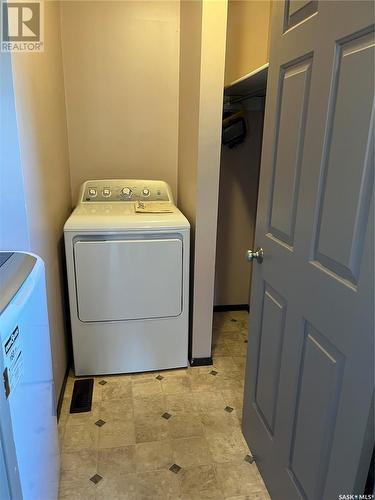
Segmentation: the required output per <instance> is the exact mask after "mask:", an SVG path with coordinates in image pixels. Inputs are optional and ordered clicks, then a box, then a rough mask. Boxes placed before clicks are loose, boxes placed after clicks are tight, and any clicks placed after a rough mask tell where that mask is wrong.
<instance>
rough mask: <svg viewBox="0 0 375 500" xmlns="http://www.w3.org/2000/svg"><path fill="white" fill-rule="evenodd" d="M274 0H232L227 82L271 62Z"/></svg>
mask: <svg viewBox="0 0 375 500" xmlns="http://www.w3.org/2000/svg"><path fill="white" fill-rule="evenodd" d="M270 13H271V0H229V2H228V26H227V47H226V61H225V85H229V84H230V83H232V82H234V81H235V80H238V79H239V78H241V77H243V76H244V75H246V74H248V73H250V72H251V71H253V70H255V69H256V68H259V67H260V66H263V65H264V64H266V63H267V62H268V36H269V22H270Z"/></svg>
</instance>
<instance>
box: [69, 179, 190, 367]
mask: <svg viewBox="0 0 375 500" xmlns="http://www.w3.org/2000/svg"><path fill="white" fill-rule="evenodd" d="M64 236H65V250H66V263H67V273H68V287H69V302H70V316H71V326H72V337H73V352H74V366H75V373H76V375H95V374H110V373H130V372H140V371H148V370H162V369H169V368H177V367H183V366H187V363H188V320H189V318H188V315H189V310H188V309H189V245H190V242H189V238H190V226H189V222H188V220H187V219H186V218H185V217H184V215H183V214H182V213H181V212H180V211H179V210H178V208H177V207H176V206H175V205H174V202H173V197H172V193H171V190H170V188H169V186H168V184H166V183H165V182H162V181H154V180H151V181H147V180H128V179H126V180H90V181H87V182H85V183H84V184H83V185H82V187H81V190H80V195H79V202H78V205H77V207H76V208H75V210H74V211H73V213H72V215H71V216H70V217H69V219H68V220H67V222H66V224H65V227H64Z"/></svg>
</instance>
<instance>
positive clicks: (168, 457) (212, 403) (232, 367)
mask: <svg viewBox="0 0 375 500" xmlns="http://www.w3.org/2000/svg"><path fill="white" fill-rule="evenodd" d="M246 337H247V313H245V312H240V311H239V312H230V313H216V314H215V317H214V349H213V358H214V364H213V366H208V367H195V368H191V367H189V368H187V369H179V370H169V371H162V372H153V373H141V374H136V375H122V376H105V377H95V379H94V396H93V404H92V411H91V412H90V413H81V414H69V406H70V397H71V394H72V389H73V383H74V376H73V375H72V376H70V377H69V379H68V382H67V386H66V390H65V394H64V401H63V406H62V411H61V416H60V421H59V433H60V443H61V482H60V496H59V497H60V500H68V499H69V500H75V499H84V500H117V499H129V500H133V499H134V500H143V499H145V500H146V499H152V500H158V499H160V500H178V499H181V500H205V499H212V500H220V499H226V500H245V499H249V500H250V499H251V500H266V499H269V498H270V497H269V495H268V493H267V490H266V488H265V486H264V484H263V481H262V479H261V476H260V474H259V472H258V470H257V467H256V465H255V463H252V464H250V463H249V462H248V461H247V460H246V456H247V455H248V454H249V449H248V448H247V445H246V443H245V441H244V439H243V436H242V434H241V430H240V421H241V412H242V393H243V377H244V369H245V354H246V347H247V344H246Z"/></svg>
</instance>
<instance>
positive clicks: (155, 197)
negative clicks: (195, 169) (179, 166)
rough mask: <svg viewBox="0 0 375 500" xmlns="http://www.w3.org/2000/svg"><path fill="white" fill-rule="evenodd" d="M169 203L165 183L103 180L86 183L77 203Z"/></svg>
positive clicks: (169, 197)
mask: <svg viewBox="0 0 375 500" xmlns="http://www.w3.org/2000/svg"><path fill="white" fill-rule="evenodd" d="M139 200H142V201H146V200H147V201H169V202H171V203H173V197H172V193H171V189H170V187H169V186H168V184H167V183H166V182H163V181H154V180H135V179H104V180H90V181H86V182H85V183H84V184H83V185H82V187H81V191H80V195H79V202H80V203H86V202H103V201H104V202H116V201H118V202H126V201H128V202H129V201H132V202H134V201H139Z"/></svg>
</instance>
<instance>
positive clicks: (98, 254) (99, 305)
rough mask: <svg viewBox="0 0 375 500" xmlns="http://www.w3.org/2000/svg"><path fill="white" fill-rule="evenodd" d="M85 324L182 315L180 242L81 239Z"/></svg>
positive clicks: (77, 252) (78, 260)
mask: <svg viewBox="0 0 375 500" xmlns="http://www.w3.org/2000/svg"><path fill="white" fill-rule="evenodd" d="M74 263H75V273H76V284H77V303H78V317H79V318H80V320H81V321H119V320H127V319H144V318H164V317H171V316H178V315H179V314H181V311H182V241H181V240H180V239H178V238H169V239H148V240H141V239H139V240H130V239H129V240H121V241H118V240H107V241H77V242H76V243H75V245H74Z"/></svg>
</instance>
